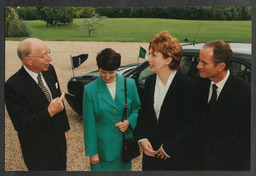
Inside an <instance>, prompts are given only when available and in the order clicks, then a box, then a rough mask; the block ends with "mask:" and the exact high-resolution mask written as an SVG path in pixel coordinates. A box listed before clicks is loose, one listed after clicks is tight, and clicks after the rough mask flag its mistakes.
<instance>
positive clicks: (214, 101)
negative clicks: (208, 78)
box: [209, 84, 218, 110]
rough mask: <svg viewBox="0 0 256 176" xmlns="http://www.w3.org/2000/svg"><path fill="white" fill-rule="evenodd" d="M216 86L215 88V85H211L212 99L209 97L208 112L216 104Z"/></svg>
mask: <svg viewBox="0 0 256 176" xmlns="http://www.w3.org/2000/svg"><path fill="white" fill-rule="evenodd" d="M217 88H218V87H217V86H216V84H213V85H212V97H211V99H210V101H209V108H210V110H212V109H213V107H214V105H215V103H216V99H217V91H216V90H217Z"/></svg>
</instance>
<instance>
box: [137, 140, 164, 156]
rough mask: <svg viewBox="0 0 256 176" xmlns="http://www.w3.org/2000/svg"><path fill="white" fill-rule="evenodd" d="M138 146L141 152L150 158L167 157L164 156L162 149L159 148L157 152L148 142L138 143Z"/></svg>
mask: <svg viewBox="0 0 256 176" xmlns="http://www.w3.org/2000/svg"><path fill="white" fill-rule="evenodd" d="M140 146H141V148H142V150H143V152H144V153H145V154H146V155H148V156H152V157H157V158H159V159H165V160H166V159H167V156H166V155H165V154H164V152H163V150H162V148H161V147H160V148H159V149H158V150H157V151H155V150H153V147H152V145H151V143H150V142H149V141H148V140H144V141H141V142H140Z"/></svg>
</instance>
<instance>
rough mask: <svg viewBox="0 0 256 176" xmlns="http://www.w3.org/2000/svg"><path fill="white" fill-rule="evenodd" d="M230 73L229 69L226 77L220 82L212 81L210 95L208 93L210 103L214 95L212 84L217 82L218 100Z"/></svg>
mask: <svg viewBox="0 0 256 176" xmlns="http://www.w3.org/2000/svg"><path fill="white" fill-rule="evenodd" d="M229 75H230V71H229V70H228V71H227V74H226V76H225V78H224V79H223V80H221V81H220V82H218V83H215V82H213V81H211V85H210V88H209V95H208V103H209V101H210V99H211V97H212V85H213V84H216V86H217V89H216V92H217V99H216V101H217V100H218V98H219V96H220V93H221V91H222V89H223V87H224V85H225V83H226V82H227V80H228V77H229Z"/></svg>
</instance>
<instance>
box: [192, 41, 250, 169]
mask: <svg viewBox="0 0 256 176" xmlns="http://www.w3.org/2000/svg"><path fill="white" fill-rule="evenodd" d="M199 59H200V60H199V63H198V65H197V68H198V69H199V71H200V77H201V78H202V79H200V81H199V85H200V89H199V91H200V98H199V99H200V101H201V105H202V106H201V107H200V109H201V110H202V125H201V129H200V133H199V134H200V135H201V137H202V144H203V145H202V147H203V149H202V154H203V155H202V156H203V163H204V169H206V170H249V169H250V130H251V128H250V127H251V125H250V121H251V118H250V116H251V87H250V84H249V83H247V82H246V81H244V80H242V79H240V78H239V77H237V76H235V75H234V74H233V73H231V72H230V70H229V69H230V67H231V64H232V61H233V52H232V50H231V48H230V46H229V44H227V43H225V42H224V41H222V40H216V41H210V42H207V43H206V44H205V45H204V46H203V48H202V49H201V51H200V56H199Z"/></svg>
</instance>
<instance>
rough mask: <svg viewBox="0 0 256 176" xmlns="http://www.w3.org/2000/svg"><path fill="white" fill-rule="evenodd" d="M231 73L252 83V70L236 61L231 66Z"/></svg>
mask: <svg viewBox="0 0 256 176" xmlns="http://www.w3.org/2000/svg"><path fill="white" fill-rule="evenodd" d="M230 72H232V73H233V74H234V75H237V76H239V77H240V78H242V79H245V80H246V81H248V82H251V69H250V68H248V67H247V66H246V65H244V64H242V63H239V62H235V61H234V62H233V63H232V65H231V68H230Z"/></svg>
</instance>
